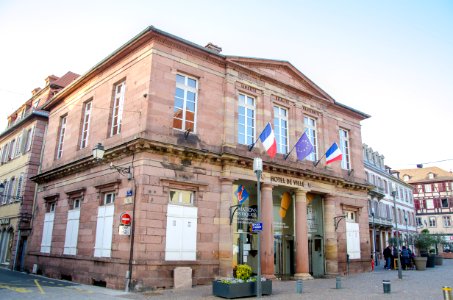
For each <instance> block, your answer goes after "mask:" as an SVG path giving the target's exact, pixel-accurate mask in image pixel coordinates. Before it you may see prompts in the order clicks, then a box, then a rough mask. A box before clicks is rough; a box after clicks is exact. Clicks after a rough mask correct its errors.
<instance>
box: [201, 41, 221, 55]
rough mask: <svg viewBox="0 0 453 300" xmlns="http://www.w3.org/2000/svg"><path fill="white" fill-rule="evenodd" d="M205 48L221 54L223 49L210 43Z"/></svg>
mask: <svg viewBox="0 0 453 300" xmlns="http://www.w3.org/2000/svg"><path fill="white" fill-rule="evenodd" d="M204 47H205V48H207V49H209V50H212V51H214V52H215V53H220V52H222V48H220V47H219V46H217V45H214V44H213V43H208V44H207V45H206V46H204Z"/></svg>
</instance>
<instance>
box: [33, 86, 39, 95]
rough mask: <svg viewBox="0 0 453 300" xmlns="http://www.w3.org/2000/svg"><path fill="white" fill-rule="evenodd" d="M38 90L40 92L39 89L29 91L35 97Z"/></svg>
mask: <svg viewBox="0 0 453 300" xmlns="http://www.w3.org/2000/svg"><path fill="white" fill-rule="evenodd" d="M40 90H41V88H39V87H37V88H35V89H33V91H31V94H32V96H34V95H36V94H37V93H38V92H39V91H40Z"/></svg>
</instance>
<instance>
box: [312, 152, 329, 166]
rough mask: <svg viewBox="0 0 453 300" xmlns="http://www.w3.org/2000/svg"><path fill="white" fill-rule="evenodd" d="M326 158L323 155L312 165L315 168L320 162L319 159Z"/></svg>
mask: <svg viewBox="0 0 453 300" xmlns="http://www.w3.org/2000/svg"><path fill="white" fill-rule="evenodd" d="M324 156H326V154H325V153H324V154H323V155H322V156H321V158H320V159H318V160H317V161H316V162H314V163H313V165H314V166H315V167H316V166H317V165H318V164H319V163H320V162H321V159H322V158H323V157H324Z"/></svg>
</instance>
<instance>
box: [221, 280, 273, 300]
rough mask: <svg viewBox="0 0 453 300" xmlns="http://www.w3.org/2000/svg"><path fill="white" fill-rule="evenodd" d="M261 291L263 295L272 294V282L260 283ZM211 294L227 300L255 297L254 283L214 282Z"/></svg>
mask: <svg viewBox="0 0 453 300" xmlns="http://www.w3.org/2000/svg"><path fill="white" fill-rule="evenodd" d="M261 291H262V294H263V295H270V294H272V281H271V280H266V281H261ZM212 294H213V295H214V296H217V297H222V298H228V299H233V298H241V297H251V296H256V282H241V283H223V282H221V281H218V280H214V281H213V282H212Z"/></svg>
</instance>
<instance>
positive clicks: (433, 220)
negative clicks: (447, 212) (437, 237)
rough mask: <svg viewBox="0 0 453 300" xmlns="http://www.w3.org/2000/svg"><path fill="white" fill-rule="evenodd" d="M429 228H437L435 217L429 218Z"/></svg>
mask: <svg viewBox="0 0 453 300" xmlns="http://www.w3.org/2000/svg"><path fill="white" fill-rule="evenodd" d="M429 227H437V225H436V217H429Z"/></svg>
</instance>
